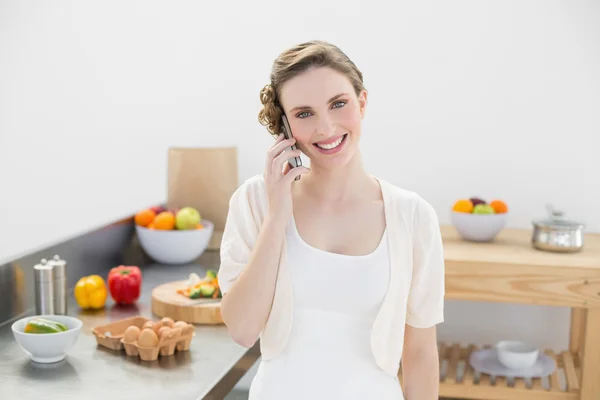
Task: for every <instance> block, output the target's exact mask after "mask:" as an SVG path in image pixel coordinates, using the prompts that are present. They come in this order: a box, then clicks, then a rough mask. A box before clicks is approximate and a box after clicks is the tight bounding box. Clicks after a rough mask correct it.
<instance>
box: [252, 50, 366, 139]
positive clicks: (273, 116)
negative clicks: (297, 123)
mask: <svg viewBox="0 0 600 400" xmlns="http://www.w3.org/2000/svg"><path fill="white" fill-rule="evenodd" d="M312 67H329V68H331V69H333V70H335V71H338V72H340V73H342V74H344V75H346V77H347V78H348V79H349V80H350V83H352V86H353V88H354V91H355V92H356V95H357V96H358V95H359V94H360V93H361V92H362V91H363V90H364V89H365V88H364V86H363V76H362V73H361V72H360V70H359V69H358V68H357V67H356V65H355V64H354V63H353V62H352V61H351V60H350V59H349V58H348V56H347V55H346V54H345V53H344V52H343V51H342V50H340V49H339V48H338V47H337V46H334V45H333V44H331V43H327V42H324V41H321V40H313V41H309V42H304V43H300V44H298V45H296V46H294V47H292V48H290V49H288V50H286V51H284V52H283V53H281V54H280V55H279V56H278V57H277V59H275V62H274V63H273V67H272V69H271V83H269V84H267V85H265V86H264V87H263V89H262V90H261V91H260V101H261V103H262V105H263V108H262V109H261V110H260V112H259V113H258V121H259V122H260V123H261V124H262V125H264V126H266V127H267V130H268V131H269V132H270V133H271V134H272V135H275V136H277V135H279V134H280V133H281V116H282V114H283V109H282V108H281V104H280V102H279V97H280V94H281V87H282V86H283V84H284V83H285V82H287V81H288V80H290V79H292V78H293V77H295V76H297V75H299V74H301V73H303V72H305V71H307V70H308V69H310V68H312Z"/></svg>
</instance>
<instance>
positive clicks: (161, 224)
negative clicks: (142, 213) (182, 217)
mask: <svg viewBox="0 0 600 400" xmlns="http://www.w3.org/2000/svg"><path fill="white" fill-rule="evenodd" d="M154 229H159V230H162V231H170V230H172V229H175V215H173V213H172V212H170V211H163V212H161V213H160V214H158V215H157V216H156V218H154Z"/></svg>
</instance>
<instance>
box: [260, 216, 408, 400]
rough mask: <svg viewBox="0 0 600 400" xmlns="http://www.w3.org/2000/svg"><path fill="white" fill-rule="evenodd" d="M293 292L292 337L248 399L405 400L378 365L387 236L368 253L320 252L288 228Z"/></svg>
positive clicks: (267, 365)
mask: <svg viewBox="0 0 600 400" xmlns="http://www.w3.org/2000/svg"><path fill="white" fill-rule="evenodd" d="M286 237H287V243H286V247H287V251H288V254H287V256H288V257H287V258H288V263H289V267H290V274H291V279H292V287H293V293H294V318H293V325H292V331H291V333H290V336H289V339H288V342H287V344H286V347H285V349H284V350H283V352H282V353H281V354H280V355H279V356H278V357H276V358H274V359H272V360H268V361H265V360H261V362H260V365H259V368H258V371H257V374H256V376H255V377H254V380H253V382H252V385H251V387H250V397H249V399H250V400H284V399H285V400H296V399H298V400H300V399H302V400H306V399H315V400H320V399H324V400H325V399H332V400H338V399H340V400H341V399H343V400H354V399H356V400H359V399H360V400H363V399H378V400H392V399H393V400H403V396H402V390H401V388H400V384H399V381H398V379H397V378H395V377H391V376H389V375H388V374H387V373H386V372H385V371H383V370H382V369H380V368H379V367H378V366H377V364H376V363H375V359H374V357H373V352H372V350H371V329H372V326H373V322H374V320H375V317H376V315H377V312H378V311H379V307H380V306H381V303H382V301H383V298H384V296H385V294H386V292H387V289H388V283H389V273H390V257H389V251H388V245H389V244H388V240H387V231H386V232H384V235H383V237H382V239H381V242H380V243H379V245H378V247H377V248H376V249H375V250H374V251H373V252H372V253H370V254H367V255H363V256H348V255H342V254H336V253H330V252H327V251H324V250H320V249H317V248H315V247H312V246H311V245H309V244H308V243H306V242H305V241H304V240H303V239H302V238H301V237H300V235H299V233H298V230H297V227H296V225H295V222H294V219H293V218H292V219H291V223H290V224H289V225H288V228H287V231H286Z"/></svg>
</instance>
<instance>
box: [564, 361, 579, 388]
mask: <svg viewBox="0 0 600 400" xmlns="http://www.w3.org/2000/svg"><path fill="white" fill-rule="evenodd" d="M560 357H561V358H562V359H563V363H564V367H565V379H566V380H567V390H568V391H569V392H576V391H579V378H578V377H577V372H576V371H575V363H574V361H573V357H572V356H571V353H569V352H568V351H563V352H562V353H560Z"/></svg>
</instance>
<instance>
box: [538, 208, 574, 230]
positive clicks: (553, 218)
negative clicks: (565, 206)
mask: <svg viewBox="0 0 600 400" xmlns="http://www.w3.org/2000/svg"><path fill="white" fill-rule="evenodd" d="M546 209H547V211H548V218H545V219H538V220H534V221H533V225H535V226H538V227H541V228H546V229H555V230H570V229H573V230H580V229H584V228H585V224H583V223H581V222H579V221H572V220H568V219H566V218H565V213H564V212H562V211H559V210H556V209H555V208H554V207H552V206H551V205H548V206H546Z"/></svg>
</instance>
